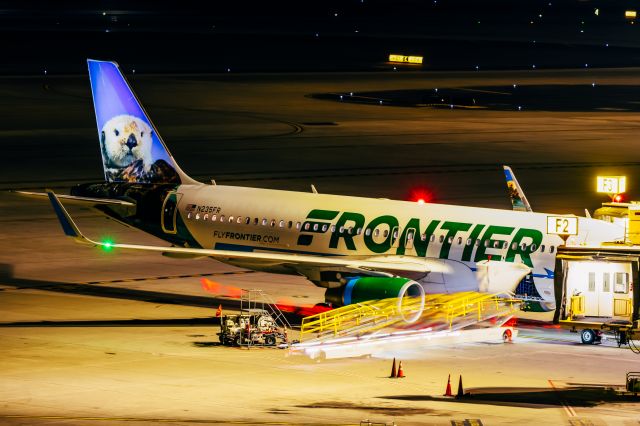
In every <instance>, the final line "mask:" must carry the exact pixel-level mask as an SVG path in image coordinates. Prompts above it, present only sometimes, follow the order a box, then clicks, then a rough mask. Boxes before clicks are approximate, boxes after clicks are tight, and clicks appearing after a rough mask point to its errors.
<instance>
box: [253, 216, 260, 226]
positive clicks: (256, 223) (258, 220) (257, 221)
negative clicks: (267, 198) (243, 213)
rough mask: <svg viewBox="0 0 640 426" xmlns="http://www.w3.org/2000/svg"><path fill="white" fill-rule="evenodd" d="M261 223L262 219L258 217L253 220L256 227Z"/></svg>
mask: <svg viewBox="0 0 640 426" xmlns="http://www.w3.org/2000/svg"><path fill="white" fill-rule="evenodd" d="M259 222H260V219H258V218H257V217H255V218H253V224H254V225H258V223H259Z"/></svg>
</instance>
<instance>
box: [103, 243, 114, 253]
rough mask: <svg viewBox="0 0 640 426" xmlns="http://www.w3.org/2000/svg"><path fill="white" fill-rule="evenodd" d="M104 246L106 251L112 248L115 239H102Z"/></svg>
mask: <svg viewBox="0 0 640 426" xmlns="http://www.w3.org/2000/svg"><path fill="white" fill-rule="evenodd" d="M102 248H103V249H104V251H109V250H111V249H112V248H113V241H111V240H104V241H102Z"/></svg>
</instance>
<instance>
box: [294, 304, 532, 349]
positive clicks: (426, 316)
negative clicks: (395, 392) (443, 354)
mask: <svg viewBox="0 0 640 426" xmlns="http://www.w3.org/2000/svg"><path fill="white" fill-rule="evenodd" d="M519 304H520V301H519V300H514V299H505V298H501V297H498V296H497V295H494V294H487V293H477V292H463V293H455V294H429V295H425V301H424V309H422V312H421V313H420V309H421V305H422V300H421V298H419V297H404V298H403V299H402V300H401V301H400V303H399V302H398V299H397V298H390V299H382V300H372V301H368V302H362V303H355V304H352V305H348V306H344V307H341V308H338V309H333V310H331V311H327V312H322V313H319V314H316V315H311V316H308V317H306V318H303V320H302V326H301V329H300V341H301V342H305V343H306V342H310V341H312V340H314V341H322V340H324V339H332V338H336V337H347V336H363V335H366V334H371V333H374V332H376V331H378V330H381V329H383V328H389V327H394V328H405V329H406V328H414V329H415V328H416V327H417V328H425V327H429V329H430V331H439V330H449V331H453V330H459V329H461V328H464V327H468V326H471V325H474V324H477V323H479V322H481V321H486V320H490V319H493V318H497V317H504V316H510V315H513V314H514V313H515V312H516V311H517V310H518V309H519ZM408 318H411V319H413V318H417V319H416V320H415V321H411V323H409V321H408Z"/></svg>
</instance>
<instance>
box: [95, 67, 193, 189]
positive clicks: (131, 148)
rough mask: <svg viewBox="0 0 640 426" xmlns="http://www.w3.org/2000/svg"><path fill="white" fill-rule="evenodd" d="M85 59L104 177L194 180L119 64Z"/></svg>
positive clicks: (110, 179) (113, 179) (111, 179)
mask: <svg viewBox="0 0 640 426" xmlns="http://www.w3.org/2000/svg"><path fill="white" fill-rule="evenodd" d="M87 63H88V66H89V78H90V80H91V93H92V95H93V106H94V110H95V114H96V122H97V125H98V137H99V139H100V148H101V149H100V152H101V154H102V164H103V167H104V176H105V179H106V180H107V181H108V182H136V183H175V184H179V183H195V181H194V180H193V179H191V178H190V177H189V176H187V175H186V174H185V173H184V172H183V171H182V170H181V169H180V167H179V166H178V164H177V163H176V161H175V160H174V159H173V157H172V156H171V153H170V152H169V150H168V149H167V147H166V145H165V144H164V142H163V141H162V138H161V137H160V134H159V133H158V131H157V130H156V128H155V126H154V125H153V122H152V121H151V119H150V118H149V116H148V114H147V112H146V111H145V110H144V108H143V107H142V104H141V103H140V101H139V100H138V98H137V97H136V95H135V93H133V90H131V87H130V86H129V84H128V83H127V80H126V79H125V77H124V75H123V74H122V71H121V70H120V68H119V67H118V64H117V63H115V62H108V61H96V60H92V59H89V60H88V61H87Z"/></svg>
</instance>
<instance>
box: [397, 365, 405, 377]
mask: <svg viewBox="0 0 640 426" xmlns="http://www.w3.org/2000/svg"><path fill="white" fill-rule="evenodd" d="M403 377H404V371H402V361H400V363H399V364H398V378H399V379H402V378H403Z"/></svg>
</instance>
